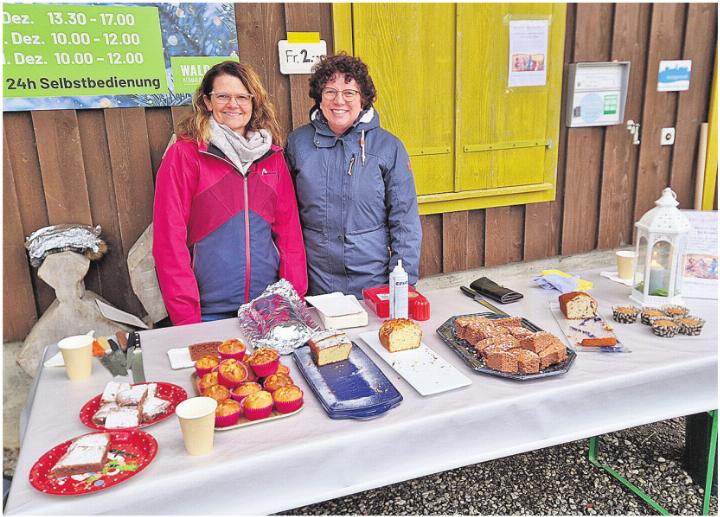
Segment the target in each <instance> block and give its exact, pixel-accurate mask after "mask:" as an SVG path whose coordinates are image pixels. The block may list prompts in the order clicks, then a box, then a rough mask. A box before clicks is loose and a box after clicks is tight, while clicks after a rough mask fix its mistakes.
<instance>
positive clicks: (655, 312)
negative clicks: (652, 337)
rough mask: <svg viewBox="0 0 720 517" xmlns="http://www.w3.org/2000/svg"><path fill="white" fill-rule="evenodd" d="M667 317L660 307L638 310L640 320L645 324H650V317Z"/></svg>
mask: <svg viewBox="0 0 720 517" xmlns="http://www.w3.org/2000/svg"><path fill="white" fill-rule="evenodd" d="M659 317H667V315H666V314H665V313H664V312H663V311H661V310H660V309H656V308H655V307H646V308H645V309H643V310H642V311H641V312H640V321H641V322H642V323H643V324H645V325H652V318H659Z"/></svg>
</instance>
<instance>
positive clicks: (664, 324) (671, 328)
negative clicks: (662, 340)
mask: <svg viewBox="0 0 720 517" xmlns="http://www.w3.org/2000/svg"><path fill="white" fill-rule="evenodd" d="M679 330H680V325H678V324H677V323H676V322H675V321H673V320H671V319H669V318H656V319H654V320H653V322H652V331H653V332H654V333H655V335H656V336H660V337H674V336H675V335H676V334H677V333H678V331H679Z"/></svg>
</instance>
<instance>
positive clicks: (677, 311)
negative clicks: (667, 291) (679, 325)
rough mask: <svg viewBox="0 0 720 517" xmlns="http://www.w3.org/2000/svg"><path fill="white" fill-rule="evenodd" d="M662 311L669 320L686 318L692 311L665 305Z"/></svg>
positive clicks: (678, 306) (679, 306)
mask: <svg viewBox="0 0 720 517" xmlns="http://www.w3.org/2000/svg"><path fill="white" fill-rule="evenodd" d="M662 311H663V312H664V313H665V315H666V316H667V317H668V318H672V319H680V318H684V317H685V316H687V315H688V314H690V309H688V308H687V307H683V306H682V305H665V306H663V307H662Z"/></svg>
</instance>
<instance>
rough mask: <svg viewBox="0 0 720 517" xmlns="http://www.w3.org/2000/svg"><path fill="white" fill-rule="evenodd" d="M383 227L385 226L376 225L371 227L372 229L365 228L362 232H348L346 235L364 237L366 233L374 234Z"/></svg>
mask: <svg viewBox="0 0 720 517" xmlns="http://www.w3.org/2000/svg"><path fill="white" fill-rule="evenodd" d="M384 226H385V225H384V224H378V225H375V226H373V227H372V228H366V229H364V230H353V231H351V232H348V233H347V234H348V235H364V234H366V233H370V232H375V231H377V230H379V229H380V228H382V227H384Z"/></svg>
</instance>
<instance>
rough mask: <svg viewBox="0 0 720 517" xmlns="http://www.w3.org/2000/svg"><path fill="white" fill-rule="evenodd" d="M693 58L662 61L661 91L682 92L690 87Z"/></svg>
mask: <svg viewBox="0 0 720 517" xmlns="http://www.w3.org/2000/svg"><path fill="white" fill-rule="evenodd" d="M691 69H692V60H690V59H683V60H679V61H660V67H659V68H658V85H657V91H659V92H680V91H685V90H687V89H689V88H690V71H691Z"/></svg>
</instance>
